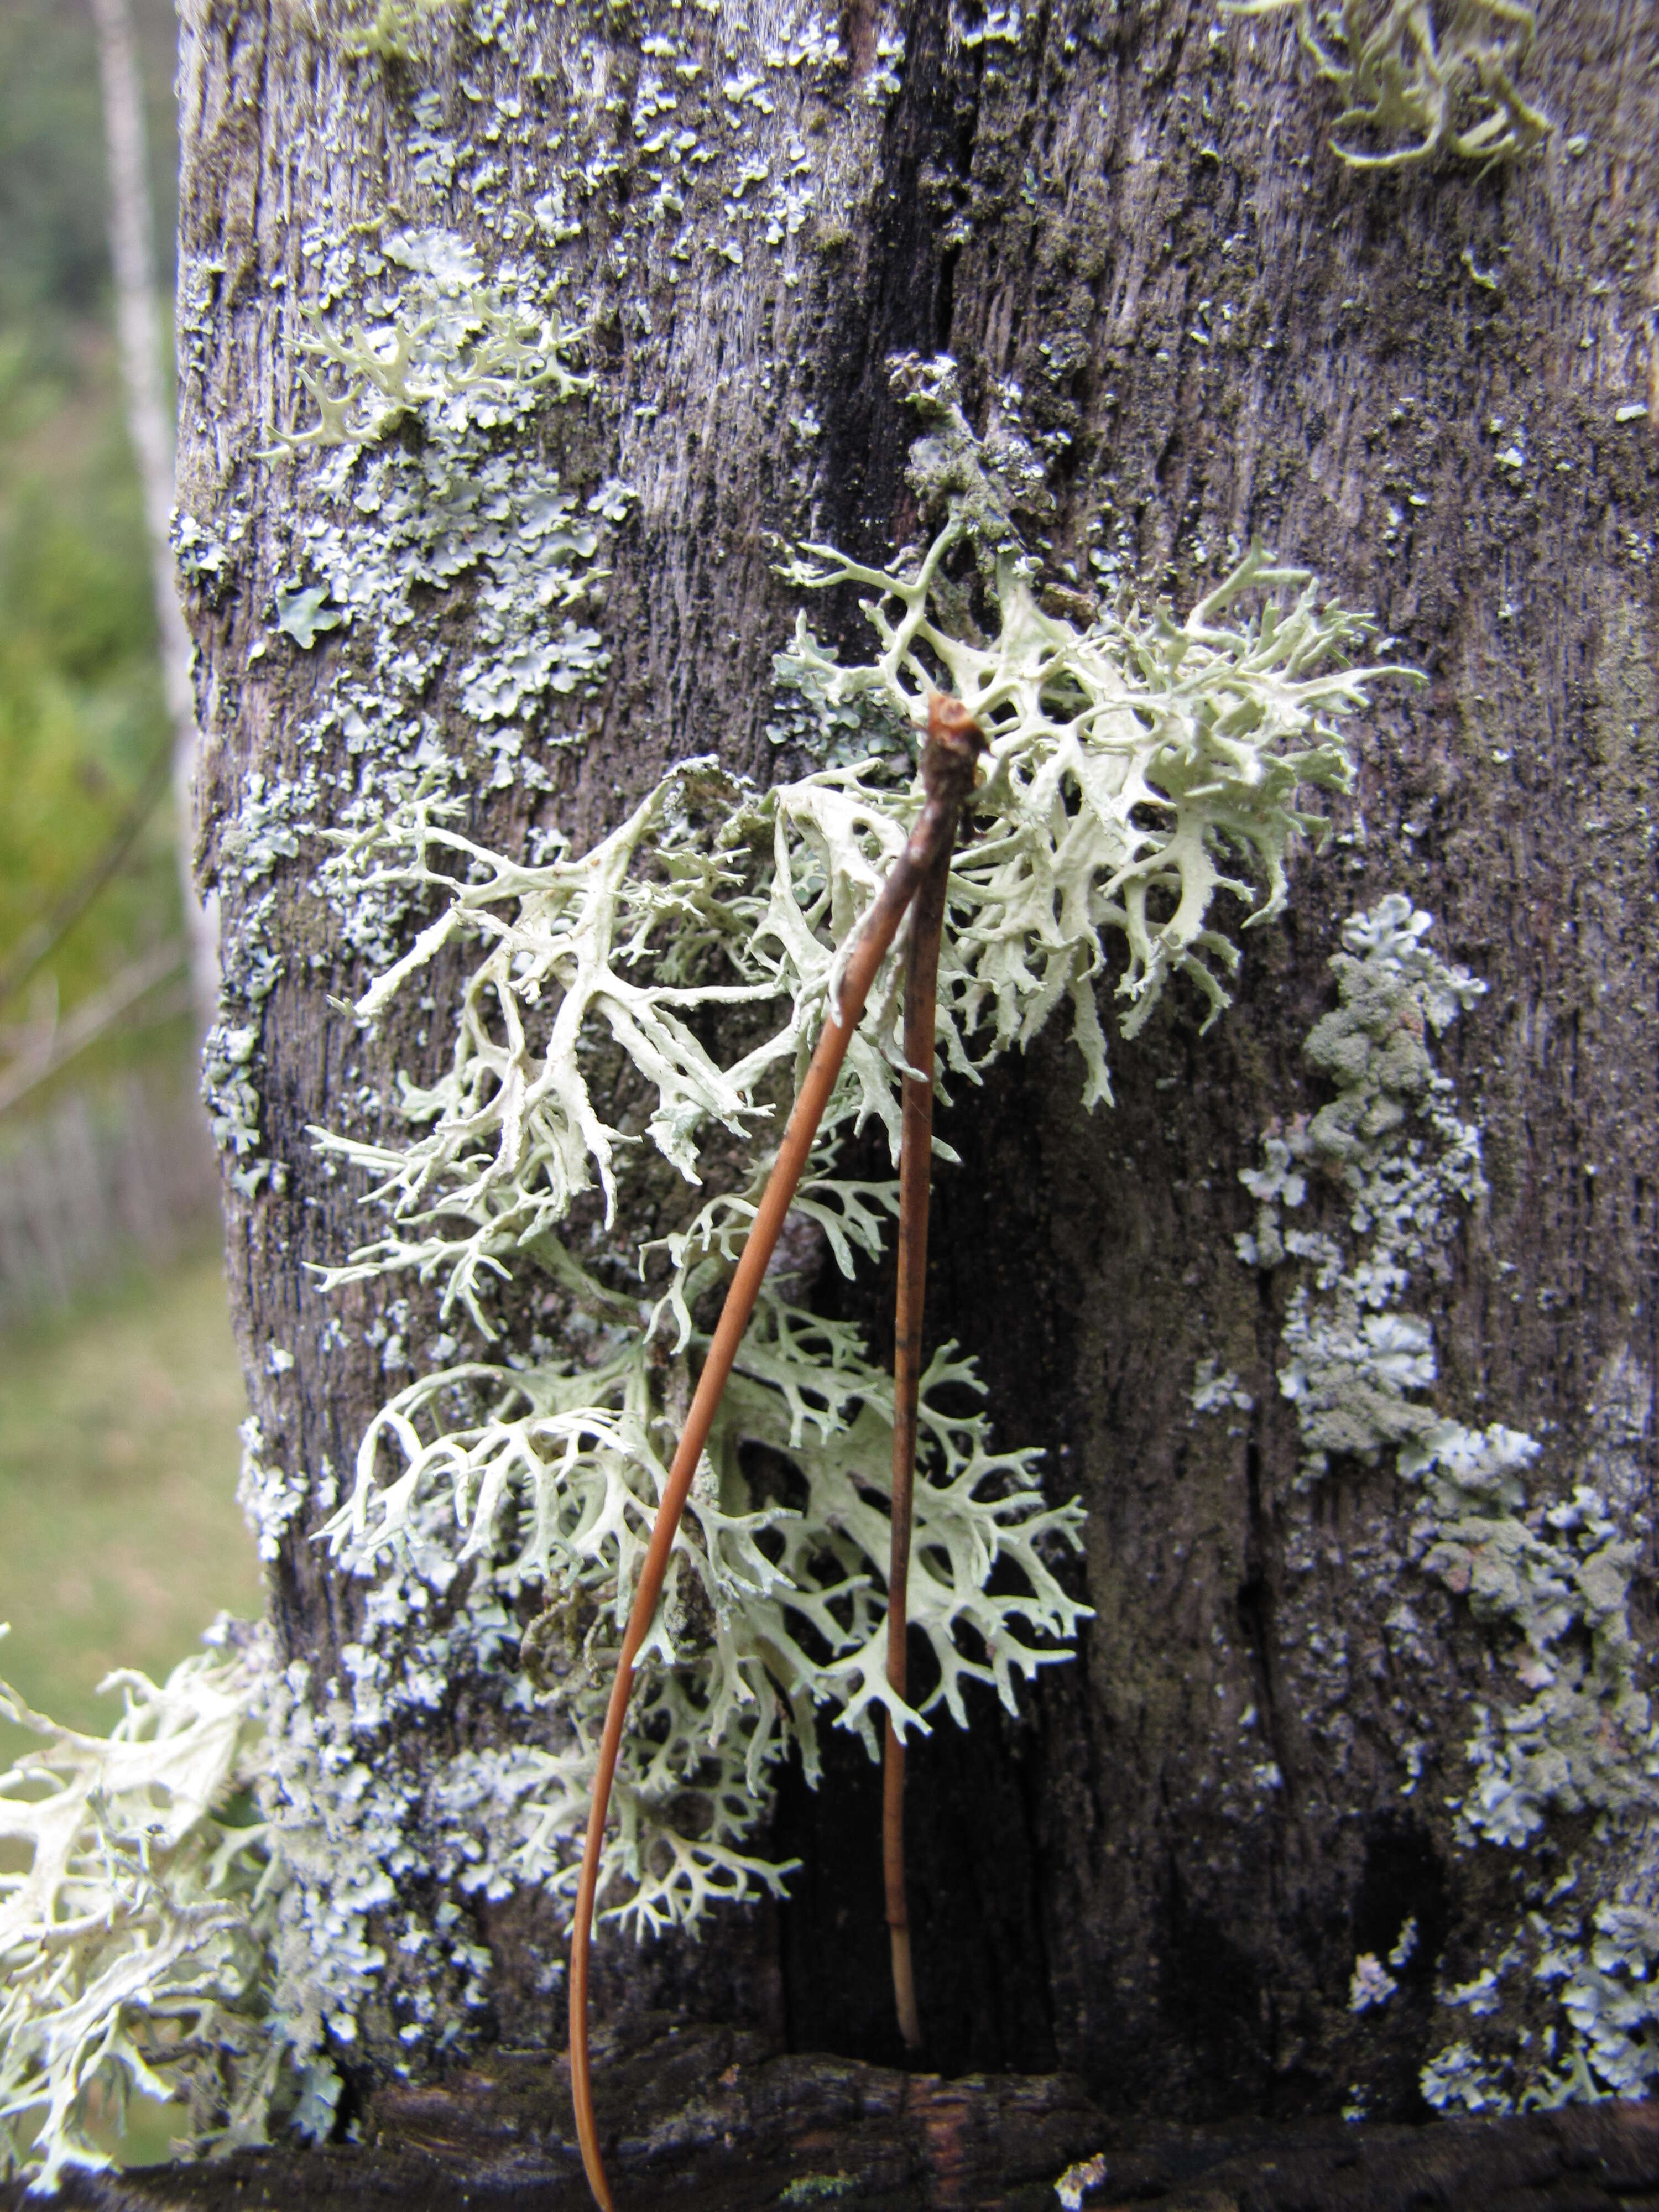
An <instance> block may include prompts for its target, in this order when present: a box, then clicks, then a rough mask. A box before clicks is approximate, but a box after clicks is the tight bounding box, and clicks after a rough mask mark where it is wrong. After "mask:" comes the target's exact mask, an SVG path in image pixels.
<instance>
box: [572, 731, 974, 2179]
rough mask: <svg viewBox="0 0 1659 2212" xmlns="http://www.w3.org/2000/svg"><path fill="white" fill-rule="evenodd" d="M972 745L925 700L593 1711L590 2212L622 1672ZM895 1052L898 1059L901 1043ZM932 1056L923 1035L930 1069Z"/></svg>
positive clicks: (585, 1942)
mask: <svg viewBox="0 0 1659 2212" xmlns="http://www.w3.org/2000/svg"><path fill="white" fill-rule="evenodd" d="M984 742H985V740H984V738H983V737H982V735H981V732H980V730H979V727H978V726H977V725H976V724H975V722H974V721H972V720H970V719H969V715H968V713H967V710H966V709H965V708H963V705H962V703H961V702H960V701H959V700H956V699H947V698H941V697H939V696H938V695H935V696H933V698H931V699H930V700H929V702H928V716H927V744H926V746H925V747H924V749H923V751H922V757H921V777H922V785H923V788H924V789H925V791H926V793H927V799H926V801H925V803H924V804H923V806H922V810H921V814H920V815H919V816H918V817H917V819H916V825H915V829H913V830H912V831H911V833H910V836H909V838H908V842H907V843H906V844H905V847H904V848H903V850H902V852H901V853H900V854H899V856H898V858H897V860H895V862H894V863H893V866H892V868H891V870H890V872H889V875H888V878H887V880H886V882H885V883H884V884H883V885H882V887H881V890H880V891H879V893H878V895H877V898H876V902H875V904H874V905H873V906H872V908H871V909H870V912H869V914H868V915H867V916H866V919H865V923H864V927H863V928H862V929H861V930H860V933H859V936H858V939H857V941H856V943H855V944H854V947H853V951H852V955H851V957H850V958H849V959H848V963H847V971H846V975H845V976H844V978H843V980H842V987H841V994H840V998H839V1000H838V1001H837V1003H836V1010H835V1014H834V1017H833V1018H831V1019H830V1020H829V1021H827V1022H826V1023H825V1024H824V1025H823V1035H822V1036H820V1037H819V1039H818V1042H817V1049H816V1051H815V1052H814V1053H813V1054H812V1060H811V1066H809V1067H808V1068H807V1071H806V1077H805V1081H804V1082H803V1083H802V1085H801V1087H800V1091H799V1096H798V1097H797V1098H796V1100H795V1107H794V1111H793V1113H792V1114H791V1115H790V1116H789V1126H788V1127H787V1129H786V1130H785V1131H784V1133H783V1142H782V1144H781V1146H779V1147H778V1156H777V1159H776V1161H775V1164H774V1166H773V1169H772V1173H771V1176H770V1177H769V1180H768V1182H767V1185H766V1188H765V1190H764V1191H763V1194H762V1195H761V1202H760V1205H759V1206H758V1207H757V1210H756V1213H755V1218H754V1221H753V1223H752V1224H751V1225H750V1231H749V1237H748V1240H747V1242H746V1243H744V1248H743V1256H742V1257H741V1258H740V1259H739V1261H738V1265H737V1271H736V1273H734V1274H733V1276H732V1283H731V1287H730V1288H729V1289H728V1291H726V1304H725V1306H724V1307H723V1309H722V1310H721V1313H720V1323H719V1326H718V1327H717V1328H716V1329H715V1331H714V1339H713V1341H712V1342H711V1343H710V1345H709V1347H708V1358H706V1359H705V1361H704V1362H703V1369H702V1376H700V1378H699V1380H698V1383H697V1388H696V1395H695V1396H694V1397H693V1398H692V1401H691V1410H690V1413H688V1415H687V1416H686V1422H685V1429H684V1433H683V1435H682V1436H681V1437H680V1441H679V1448H678V1450H677V1451H676V1452H675V1454H674V1458H673V1462H672V1464H671V1467H670V1468H669V1470H668V1481H667V1486H666V1487H665V1489H664V1492H663V1494H662V1498H661V1500H660V1502H659V1504H658V1507H657V1517H656V1520H655V1522H653V1526H652V1530H651V1542H650V1545H649V1547H648V1548H647V1552H646V1555H645V1561H644V1564H643V1565H642V1566H641V1569H640V1579H639V1585H638V1587H637V1589H635V1593H634V1603H633V1607H632V1610H631V1611H630V1612H629V1616H628V1626H627V1628H626V1630H625V1631H624V1632H623V1642H622V1650H621V1653H620V1655H619V1656H618V1658H617V1673H616V1679H615V1680H614V1681H613V1682H612V1683H611V1702H610V1705H608V1707H607V1708H606V1711H605V1733H604V1735H602V1736H601V1738H600V1740H599V1764H598V1765H597V1767H596V1769H595V1771H594V1776H593V1800H592V1806H591V1807H590V1808H589V1812H588V1820H587V1838H586V1844H585V1845H584V1847H583V1850H582V1868H581V1878H580V1881H579V1883H578V1884H577V1888H576V1910H575V1921H574V1927H573V1929H572V1931H571V1944H570V2090H571V2096H572V2099H573V2100H574V2105H575V2110H576V2135H577V2139H578V2140H579V2142H580V2144H581V2153H582V2164H583V2166H585V2167H586V2171H587V2180H588V2186H589V2187H590V2188H591V2189H592V2192H593V2199H594V2202H595V2203H597V2204H598V2205H599V2206H600V2207H601V2208H602V2212H615V2208H614V2205H613V2203H612V2199H611V2186H610V2184H609V2183H608V2182H607V2180H606V2179H605V2162H604V2160H603V2159H602V2158H601V2157H600V2154H599V2127H598V2124H597V2123H596V2121H595V2119H594V2116H593V2085H592V2072H591V2069H590V2067H589V2063H588V2047H587V1968H588V1954H589V1950H590V1947H591V1944H592V1932H593V1908H594V1903H595V1900H596V1898H597V1894H598V1891H599V1852H600V1849H601V1846H602V1844H603V1843H604V1840H605V1820H606V1817H607V1815H608V1814H609V1812H610V1808H611V1783H612V1781H613V1779H614V1778H615V1775H616V1771H617V1753H618V1751H619V1750H620V1749H621V1747H622V1735H623V1723H624V1722H625V1721H626V1719H627V1717H628V1701H629V1692H631V1690H632V1688H633V1682H634V1662H635V1659H636V1658H637V1657H638V1656H639V1651H640V1647H641V1644H643V1643H644V1641H645V1638H646V1634H647V1631H648V1630H649V1628H650V1626H651V1619H652V1615H653V1613H655V1611H656V1609H657V1601H658V1599H659V1596H660V1595H661V1594H662V1585H663V1578H664V1577H665V1574H666V1573H667V1571H668V1560H669V1555H670V1553H671V1551H672V1549H673V1544H674V1538H675V1535H676V1534H677V1532H678V1528H679V1525H680V1518H681V1516H682V1514H683V1513H684V1510H685V1501H686V1498H687V1497H688V1496H689V1495H690V1489H691V1479H692V1477H693V1475H694V1474H696V1470H697V1464H698V1462H699V1461H700V1460H701V1458H702V1450H703V1446H704V1445H705V1444H706V1443H708V1431H709V1430H710V1428H711V1427H712V1426H713V1425H714V1414H715V1412H716V1410H717V1409H718V1407H719V1405H720V1395H721V1393H722V1392H723V1391H724V1389H725V1388H726V1378H727V1376H729V1375H730V1374H731V1372H732V1362H733V1360H734V1359H735V1358H737V1353H738V1346H739V1345H740V1344H741V1343H742V1341H743V1336H744V1330H745V1329H746V1328H748V1326H749V1319H750V1315H751V1314H752V1313H753V1311H754V1310H755V1300H756V1298H757V1297H758V1296H759V1293H760V1286H761V1279H762V1278H763V1275H764V1274H765V1273H766V1268H767V1263H768V1261H769V1260H770V1259H771V1256H772V1254H773V1251H774V1249H775V1247H776V1244H777V1241H778V1237H779V1233H780V1232H781V1230H782V1227H783V1224H784V1219H785V1217H786V1216H787V1213H788V1211H789V1208H790V1206H792V1204H793V1202H794V1196H795V1191H796V1188H797V1187H798V1185H799V1182H800V1178H801V1176H802V1173H803V1172H804V1170H805V1166H806V1162H807V1157H808V1155H809V1154H810V1152H811V1149H812V1140H813V1139H814V1138H815V1137H816V1136H817V1130H818V1124H819V1122H820V1121H822V1120H823V1110H824V1109H825V1107H826V1106H827V1105H828V1104H829V1097H830V1093H831V1092H832V1091H834V1089H835V1087H836V1077H837V1076H838V1075H839V1074H840V1073H841V1065H842V1060H844V1059H845V1058H846V1056H847V1048H848V1044H849V1043H850V1042H851V1041H852V1036H853V1031H854V1028H855V1027H856V1025H857V1024H858V1021H859V1018H860V1015H861V1014H862V1013H863V1012H864V1002H865V1000H866V999H867V998H868V996H869V994H870V987H871V985H872V983H873V982H874V981H875V979H876V975H877V973H878V970H879V969H880V967H881V963H882V962H883V960H884V958H885V957H886V956H887V951H888V949H889V947H890V945H891V944H892V942H893V939H894V937H895V936H896V934H897V932H898V926H899V924H900V922H901V921H902V920H903V918H904V913H905V909H906V908H907V907H908V905H909V903H910V902H911V900H912V899H913V898H914V897H915V896H916V893H917V890H918V889H919V887H920V886H921V884H922V882H923V881H924V879H925V878H927V876H928V875H929V873H930V872H932V871H933V868H934V866H935V865H936V864H937V863H938V862H939V856H940V855H941V854H943V855H944V856H945V860H944V865H945V866H946V867H948V866H949V865H950V853H951V848H952V846H953V845H954V844H955V842H956V830H957V821H958V819H959V817H960V815H961V812H962V807H963V802H964V800H965V799H966V798H967V796H968V793H969V791H970V789H971V788H972V787H973V778H974V764H975V760H976V758H977V757H978V754H979V751H980V749H981V746H982V745H983V744H984ZM907 1007H908V1002H907ZM906 1049H907V1057H908V1045H907V1048H906ZM932 1050H933V1040H932V1037H931V1036H930V1037H929V1039H928V1053H929V1065H930V1066H931V1064H932V1063H931V1054H932Z"/></svg>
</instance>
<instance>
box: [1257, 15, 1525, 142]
mask: <svg viewBox="0 0 1659 2212" xmlns="http://www.w3.org/2000/svg"><path fill="white" fill-rule="evenodd" d="M1221 6H1222V13H1223V14H1224V15H1243V16H1246V17H1260V16H1268V15H1288V14H1291V13H1292V12H1293V13H1294V15H1295V17H1296V34H1297V40H1299V41H1300V44H1301V46H1302V49H1303V52H1304V53H1305V54H1307V56H1308V57H1309V58H1310V60H1311V61H1312V63H1313V64H1314V67H1315V68H1316V70H1317V71H1318V72H1319V75H1320V76H1322V77H1323V78H1324V79H1325V80H1326V82H1328V83H1330V84H1334V85H1335V87H1336V88H1337V89H1338V91H1339V92H1340V94H1342V97H1343V99H1344V100H1346V102H1347V106H1346V108H1345V109H1344V111H1343V112H1342V113H1341V114H1340V116H1338V118H1337V119H1336V131H1337V132H1338V134H1341V133H1344V132H1352V131H1358V132H1360V133H1361V134H1363V135H1362V140H1361V143H1358V144H1355V143H1346V144H1345V143H1342V139H1341V137H1340V135H1339V136H1338V137H1333V138H1332V140H1331V149H1332V151H1333V152H1334V154H1335V155H1337V157H1338V159H1339V160H1340V161H1346V163H1347V164H1348V166H1349V167H1350V168H1354V169H1398V168H1405V167H1410V166H1411V165H1412V164H1413V163H1415V162H1419V161H1431V160H1432V159H1433V158H1434V157H1435V156H1436V155H1438V154H1442V153H1446V154H1450V155H1455V156H1456V157H1457V158H1459V159H1460V160H1462V161H1480V162H1481V163H1483V164H1486V165H1490V164H1491V163H1492V162H1494V161H1513V160H1515V159H1516V158H1517V157H1518V156H1520V155H1523V154H1529V153H1531V152H1532V150H1533V149H1534V147H1536V146H1538V145H1540V144H1541V143H1542V141H1543V140H1544V139H1545V138H1546V137H1547V136H1548V134H1549V131H1550V128H1551V125H1550V121H1549V118H1548V117H1547V116H1546V115H1543V114H1541V113H1540V112H1539V111H1538V110H1537V109H1536V108H1535V107H1534V106H1531V104H1530V103H1529V102H1528V100H1525V99H1523V98H1522V94H1521V93H1520V91H1519V90H1518V89H1517V88H1516V82H1515V79H1516V76H1517V75H1518V74H1519V73H1520V71H1521V70H1522V68H1523V67H1524V65H1525V63H1526V58H1527V54H1528V50H1529V49H1530V47H1531V45H1532V41H1533V36H1534V32H1535V30H1536V28H1537V18H1536V17H1535V15H1534V13H1533V11H1532V9H1530V8H1528V7H1525V6H1523V5H1522V4H1521V3H1520V0H1435V4H1433V5H1431V0H1341V6H1340V9H1328V8H1322V9H1317V10H1316V9H1315V8H1314V6H1313V0H1221Z"/></svg>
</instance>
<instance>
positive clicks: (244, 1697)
mask: <svg viewBox="0 0 1659 2212" xmlns="http://www.w3.org/2000/svg"><path fill="white" fill-rule="evenodd" d="M268 1657H269V1655H268V1650H267V1648H266V1639H265V1635H264V1631H258V1632H249V1633H248V1634H247V1637H246V1643H245V1644H244V1646H243V1648H242V1649H240V1650H229V1651H228V1652H223V1653H222V1652H209V1653H206V1654H204V1655H202V1656H199V1657H197V1658H193V1659H187V1660H185V1662H183V1663H182V1664H181V1665H180V1666H178V1667H176V1668H174V1669H173V1672H172V1674H169V1675H168V1677H167V1680H166V1681H165V1682H161V1683H156V1682H152V1681H150V1680H149V1679H148V1677H146V1676H145V1675H143V1674H135V1673H132V1672H131V1671H128V1670H124V1671H122V1672H121V1673H119V1674H112V1676H111V1677H110V1678H109V1680H107V1681H106V1683H105V1684H104V1688H105V1689H106V1690H118V1691H119V1692H121V1695H122V1697H123V1698H124V1699H125V1706H126V1710H125V1714H124V1716H123V1717H122V1718H121V1719H120V1720H119V1721H118V1722H117V1723H116V1724H115V1727H114V1728H113V1729H112V1731H111V1733H110V1735H108V1736H106V1737H105V1736H92V1735H81V1734H79V1733H77V1732H76V1730H74V1729H67V1728H64V1727H61V1726H60V1725H59V1724H58V1723H56V1722H54V1721H50V1720H47V1719H46V1718H45V1717H43V1716H41V1715H40V1714H38V1713H35V1712H32V1711H30V1710H29V1708H28V1707H27V1705H25V1704H24V1703H23V1701H22V1700H21V1699H20V1698H19V1697H18V1696H17V1695H16V1694H15V1692H13V1691H11V1690H10V1689H9V1688H6V1687H5V1686H3V1685H0V1717H3V1718H4V1719H5V1720H7V1721H9V1723H12V1724H13V1725H14V1726H15V1727H17V1728H21V1729H25V1730H27V1733H28V1734H29V1735H31V1736H32V1737H33V1739H34V1744H33V1748H31V1749H28V1750H26V1751H24V1752H23V1753H21V1754H20V1756H19V1757H18V1758H17V1759H16V1760H15V1763H14V1764H13V1765H12V1766H11V1767H10V1768H9V1770H8V1771H6V1772H4V1773H3V1774H0V1839H3V1841H4V1843H5V1844H6V1846H7V1848H8V1850H9V1852H15V1853H19V1854H20V1855H21V1857H23V1858H24V1859H25V1860H26V1862H27V1863H26V1864H24V1865H23V1866H22V1867H21V1869H20V1868H19V1866H18V1863H17V1859H16V1858H15V1857H9V1858H8V1861H7V1863H6V1870H5V1871H4V1872H0V1979H3V1984H4V1987H3V1993H0V2167H3V2168H5V2169H8V2170H9V2169H15V2167H16V2166H33V2168H35V2169H36V2170H37V2172H38V2180H37V2186H39V2187H40V2188H42V2189H45V2190H47V2191H52V2190H55V2189H56V2187H57V2186H58V2179H59V2177H60V2176H61V2174H62V2172H63V2171H64V2168H65V2167H66V2166H107V2165H108V2164H109V2163H110V2160H109V2159H108V2158H107V2157H106V2155H105V2154H104V2153H103V2152H102V2151H101V2150H100V2148H99V2147H98V2143H97V2141H96V2139H95V2137H96V2134H97V2133H98V2132H100V2131H101V2130H104V2129H107V2128H109V2127H110V2126H111V2125H114V2126H115V2127H117V2128H118V2127H119V2125H120V2124H121V2123H122V2121H123V2119H124V2118H125V2112H126V2107H127V2102H128V2100H129V2098H130V2097H131V2095H133V2094H134V2093H137V2094H139V2095H141V2096H153V2097H157V2098H161V2099H162V2100H182V2101H183V2103H184V2104H185V2106H186V2108H187V2111H188V2116H189V2117H188V2122H187V2128H188V2130H189V2131H190V2132H191V2133H193V2134H194V2135H195V2136H197V2138H198V2139H199V2140H201V2141H203V2142H210V2143H211V2142H217V2143H221V2144H230V2143H234V2142H264V2139H265V2118H266V2114H267V2112H268V2110H269V2108H270V2105H271V2103H272V2102H273V2100H275V2101H277V2102H279V2103H280V2102H284V2101H285V2102H287V2103H289V2105H292V2104H293V2103H294V2102H295V2100H296V2098H297V2097H299V2096H300V2095H301V2094H302V2093H303V2087H304V2085H303V2083H302V2082H301V2080H300V2078H299V2075H298V2073H297V2071H296V2069H295V2067H294V2064H293V2057H292V2053H291V2051H290V2049H289V2044H288V2041H287V2039H286V2038H285V2037H284V2036H283V2034H282V2033H279V2032H278V2033H273V2028H272V2023H271V2021H270V2017H269V2012H270V2004H269V2000H270V1977H269V1971H268V1951H269V1946H270V1937H271V1933H272V1930H273V1928H274V1926H275V1919H276V1898H277V1894H278V1893H279V1891H280V1888H281V1874H280V1868H279V1866H278V1864H277V1863H276V1861H275V1860H274V1859H273V1857H272V1855H271V1853H270V1850H269V1847H268V1836H267V1830H266V1828H265V1826H264V1822H263V1821H261V1820H258V1818H257V1817H253V1816H252V1814H250V1815H249V1816H248V1817H247V1818H246V1821H244V1820H241V1818H240V1816H237V1817H233V1816H232V1814H231V1812H230V1810H229V1808H231V1807H233V1806H234V1804H236V1803H237V1802H238V1801H239V1799H240V1802H246V1797H245V1796H243V1793H246V1792H247V1791H248V1790H250V1788H251V1787H252V1784H254V1783H255V1781H256V1780H257V1778H258V1771H259V1769H260V1767H261V1765H262V1764H263V1761H262V1759H261V1758H260V1755H259V1744H260V1739H261V1735H262V1730H263V1722H264V1683H265V1679H266V1673H267V1668H268Z"/></svg>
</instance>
